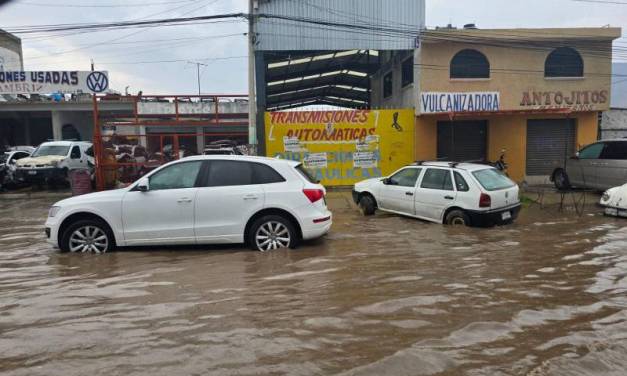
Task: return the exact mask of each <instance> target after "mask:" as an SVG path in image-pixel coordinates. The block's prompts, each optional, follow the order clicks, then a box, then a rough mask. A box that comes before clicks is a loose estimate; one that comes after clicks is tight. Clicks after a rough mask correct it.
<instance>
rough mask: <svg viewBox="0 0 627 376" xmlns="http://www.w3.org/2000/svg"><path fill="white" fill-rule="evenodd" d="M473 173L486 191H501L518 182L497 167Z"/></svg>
mask: <svg viewBox="0 0 627 376" xmlns="http://www.w3.org/2000/svg"><path fill="white" fill-rule="evenodd" d="M472 174H473V175H474V177H475V178H476V179H477V181H478V182H479V184H481V186H482V187H483V188H485V190H486V191H499V190H501V189H507V188H512V187H513V186H515V185H516V183H514V182H513V181H511V180H510V179H509V178H508V177H507V176H505V175H503V174H502V173H501V172H500V171H499V170H497V169H495V168H488V169H485V170H479V171H475V172H473V173H472Z"/></svg>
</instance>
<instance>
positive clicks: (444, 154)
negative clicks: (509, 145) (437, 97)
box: [438, 120, 488, 162]
mask: <svg viewBox="0 0 627 376" xmlns="http://www.w3.org/2000/svg"><path fill="white" fill-rule="evenodd" d="M487 135H488V122H487V121H483V120H481V121H440V122H438V159H439V160H442V161H457V162H464V161H466V162H470V161H485V160H486V157H487V154H486V150H487V139H488V138H487Z"/></svg>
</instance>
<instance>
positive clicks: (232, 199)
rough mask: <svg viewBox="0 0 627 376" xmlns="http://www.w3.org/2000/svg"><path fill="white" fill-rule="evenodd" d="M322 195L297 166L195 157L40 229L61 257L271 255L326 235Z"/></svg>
mask: <svg viewBox="0 0 627 376" xmlns="http://www.w3.org/2000/svg"><path fill="white" fill-rule="evenodd" d="M325 194H326V191H325V189H324V187H323V186H322V185H320V184H318V183H317V182H315V181H314V180H313V179H312V178H311V177H310V175H309V174H308V173H307V171H306V170H304V169H303V167H302V165H301V164H299V163H296V162H291V161H286V160H281V159H270V158H261V157H244V156H226V155H223V156H217V155H216V156H196V157H189V158H184V159H181V160H179V161H175V162H171V163H169V164H167V165H164V166H162V167H160V168H159V169H156V170H154V171H152V172H151V173H149V174H148V175H146V176H145V177H143V178H142V179H140V180H139V181H137V182H135V183H134V184H132V185H131V186H129V187H128V188H124V189H118V190H113V191H105V192H99V193H92V194H88V195H84V196H78V197H73V198H70V199H67V200H63V201H60V202H58V203H56V204H54V206H53V207H52V208H51V209H50V213H49V215H48V220H47V222H46V234H47V236H48V241H49V242H50V243H52V244H53V245H55V246H58V247H59V248H60V249H61V250H63V251H71V252H95V253H102V252H106V251H108V250H110V249H112V248H114V247H115V246H136V245H179V244H235V243H247V244H249V245H250V246H252V247H253V248H254V249H257V250H260V251H270V250H274V249H278V248H288V247H289V248H294V247H296V246H297V245H298V243H299V241H300V240H307V239H314V238H318V237H321V236H323V235H324V234H326V233H327V232H328V231H329V229H330V228H331V223H332V218H331V212H330V211H329V210H328V209H327V206H326V202H325V199H324V197H325Z"/></svg>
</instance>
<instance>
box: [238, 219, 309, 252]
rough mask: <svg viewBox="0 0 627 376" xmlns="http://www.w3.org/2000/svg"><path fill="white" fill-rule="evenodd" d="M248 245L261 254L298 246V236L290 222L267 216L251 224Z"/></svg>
mask: <svg viewBox="0 0 627 376" xmlns="http://www.w3.org/2000/svg"><path fill="white" fill-rule="evenodd" d="M248 243H249V244H250V245H251V247H252V248H253V249H256V250H258V251H261V252H267V251H274V250H277V249H281V248H295V247H296V246H297V245H298V235H297V232H296V229H295V227H294V225H293V224H292V222H291V221H290V220H288V219H286V218H284V217H282V216H279V215H267V216H264V217H261V218H259V219H257V220H256V221H255V222H254V223H253V225H252V226H251V228H250V234H249V239H248Z"/></svg>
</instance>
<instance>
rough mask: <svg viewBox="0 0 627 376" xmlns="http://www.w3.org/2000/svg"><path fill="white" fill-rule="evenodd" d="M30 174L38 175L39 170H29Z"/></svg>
mask: <svg viewBox="0 0 627 376" xmlns="http://www.w3.org/2000/svg"><path fill="white" fill-rule="evenodd" d="M28 174H29V175H37V171H28Z"/></svg>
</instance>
